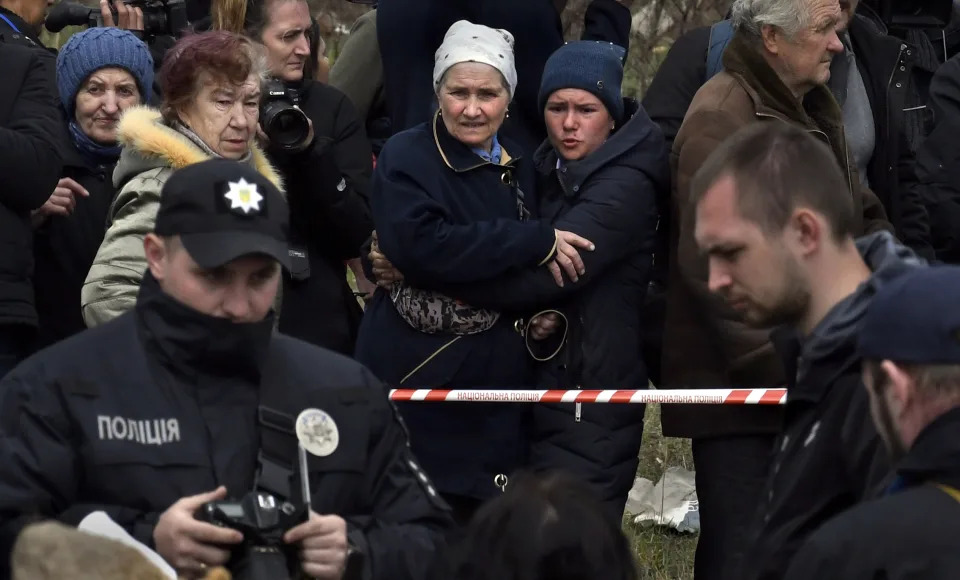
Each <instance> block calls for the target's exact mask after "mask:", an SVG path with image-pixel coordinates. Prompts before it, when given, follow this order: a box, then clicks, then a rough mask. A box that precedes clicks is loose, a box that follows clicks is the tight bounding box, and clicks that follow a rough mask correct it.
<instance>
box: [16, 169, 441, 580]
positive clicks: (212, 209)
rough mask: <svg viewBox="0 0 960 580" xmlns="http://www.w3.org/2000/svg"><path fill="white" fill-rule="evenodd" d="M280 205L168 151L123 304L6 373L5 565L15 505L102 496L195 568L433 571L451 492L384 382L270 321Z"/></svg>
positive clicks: (83, 502) (97, 500)
mask: <svg viewBox="0 0 960 580" xmlns="http://www.w3.org/2000/svg"><path fill="white" fill-rule="evenodd" d="M288 216H289V212H288V207H287V205H286V203H285V201H284V198H283V195H282V194H281V193H280V191H279V190H278V189H277V187H276V186H275V185H273V183H272V182H271V181H270V180H269V179H267V178H266V177H265V176H263V175H262V174H261V173H259V172H258V171H256V169H254V168H252V167H250V166H249V165H248V164H246V163H243V162H241V161H236V160H229V159H211V160H207V161H201V162H198V163H195V164H191V165H188V166H186V167H184V168H182V169H179V170H178V171H176V172H174V173H173V174H172V175H171V176H170V178H169V179H168V180H167V181H166V183H165V185H164V187H163V192H162V195H161V196H160V201H159V208H158V210H157V215H156V221H155V226H154V227H153V228H151V230H150V232H149V233H147V235H146V236H145V237H144V238H143V242H142V246H143V251H144V254H145V255H146V262H147V271H146V273H145V274H144V278H143V282H142V284H141V285H140V289H139V293H138V295H137V301H136V305H135V306H134V308H133V310H132V311H130V312H127V313H125V314H124V315H122V316H120V317H119V318H117V319H115V320H113V321H111V322H109V323H106V324H104V325H102V326H100V327H98V328H95V329H91V330H87V331H85V332H83V333H81V334H79V335H77V336H74V337H71V338H68V339H66V340H64V341H62V342H59V343H57V344H56V345H54V346H52V347H50V348H48V349H46V350H43V351H41V352H40V353H38V354H37V355H35V356H33V357H32V358H30V359H28V360H27V361H25V362H24V363H22V364H21V365H20V366H18V367H17V368H16V369H15V370H14V371H13V372H12V373H11V374H10V375H8V376H7V378H6V379H4V380H3V381H2V382H0V465H2V466H3V468H2V469H0V578H3V577H4V575H5V574H6V570H8V568H5V567H3V565H4V564H6V562H5V560H6V559H7V558H8V556H9V553H10V548H11V546H12V545H13V543H14V541H15V540H16V537H17V535H18V534H19V533H20V531H21V529H22V528H23V527H24V526H25V525H26V524H29V523H30V522H31V521H32V520H35V519H37V518H57V519H59V520H61V521H63V522H65V523H68V524H72V525H76V524H78V523H79V522H80V521H82V520H83V518H84V517H86V516H87V515H89V514H90V513H92V512H94V511H104V512H106V513H107V514H108V515H109V516H110V518H112V519H113V520H114V521H115V522H117V523H118V524H119V525H120V526H122V527H124V528H125V529H126V530H127V531H128V532H129V533H130V534H131V535H132V536H133V537H134V538H136V539H137V540H138V541H140V542H143V543H145V544H146V545H147V546H149V547H151V548H152V549H155V550H156V551H157V552H158V553H159V554H160V555H161V556H163V557H164V558H165V559H166V560H167V561H168V562H170V564H171V565H172V566H173V567H174V568H176V569H177V571H178V573H179V574H180V575H181V576H186V577H191V578H195V577H198V576H200V577H202V576H203V573H204V571H205V570H207V569H208V568H211V567H213V566H216V565H221V564H226V565H227V566H228V568H229V569H230V571H231V573H232V575H233V577H234V578H236V579H237V580H245V579H249V580H259V579H260V578H265V579H269V580H284V579H285V578H295V577H298V576H299V574H300V573H301V572H302V573H303V574H306V575H307V576H309V577H313V578H320V579H324V580H333V579H337V580H339V579H341V578H343V579H346V580H354V579H356V580H421V579H423V578H424V577H425V575H426V573H427V568H428V567H429V565H430V563H431V560H432V558H433V554H434V552H435V551H436V550H437V549H438V547H439V544H440V542H441V541H442V537H443V535H444V533H445V532H446V530H447V529H448V527H449V525H450V516H449V508H447V506H446V505H445V504H444V502H443V501H442V500H441V499H440V498H439V496H438V495H437V492H436V489H435V488H434V487H433V484H432V483H431V482H430V480H429V478H428V477H427V476H426V475H425V474H424V473H423V471H422V470H421V469H420V467H419V464H418V462H417V460H416V459H415V458H414V457H413V454H412V452H411V451H410V448H409V445H408V444H407V437H406V432H405V430H404V428H403V426H402V424H401V422H400V419H399V416H398V415H397V413H396V410H395V408H394V407H393V406H392V405H391V404H390V402H389V401H388V399H387V397H386V392H385V390H384V388H383V385H382V384H381V383H380V382H379V381H378V380H377V379H376V378H375V377H374V376H373V374H372V373H371V372H370V371H368V370H367V369H365V368H363V367H362V366H361V365H360V364H358V363H356V362H354V361H352V360H350V359H347V358H346V357H342V356H339V355H337V354H334V353H332V352H329V351H327V350H324V349H321V348H318V347H316V346H313V345H310V344H307V343H305V342H303V341H301V340H298V339H295V338H291V337H288V336H284V335H283V334H279V333H276V332H275V331H274V329H273V326H274V317H275V313H273V312H271V307H272V305H273V303H274V300H275V297H276V294H277V289H278V287H279V284H280V279H281V268H280V266H281V265H282V266H284V267H289V263H290V257H289V254H288V243H289V217H288ZM298 443H299V445H302V447H303V448H304V449H305V450H306V452H307V453H305V454H304V455H301V456H299V457H298ZM298 459H299V461H298ZM224 500H229V501H224ZM214 524H217V525H214Z"/></svg>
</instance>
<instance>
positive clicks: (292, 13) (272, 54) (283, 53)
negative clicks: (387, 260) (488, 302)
mask: <svg viewBox="0 0 960 580" xmlns="http://www.w3.org/2000/svg"><path fill="white" fill-rule="evenodd" d="M238 10H239V12H238ZM211 16H212V20H213V23H214V28H221V27H225V26H226V27H227V28H230V26H233V25H234V24H232V23H239V22H242V23H243V32H244V33H245V34H246V35H247V36H249V37H250V38H252V39H255V40H257V41H258V42H260V43H262V44H263V46H264V47H265V48H266V54H267V60H268V64H269V68H270V72H271V75H272V77H273V78H272V79H271V80H270V81H268V83H267V84H266V86H265V87H264V90H263V91H262V94H263V100H262V105H261V111H260V119H259V121H260V128H261V131H260V133H261V139H262V140H263V141H265V142H266V147H265V149H266V151H267V155H268V157H270V160H271V161H272V162H273V164H274V166H275V167H277V169H278V170H279V171H280V173H281V175H282V176H283V181H284V185H285V190H286V192H287V199H288V202H289V203H290V215H291V223H290V226H291V238H292V240H291V250H290V259H291V268H290V272H289V276H285V277H284V284H283V308H282V310H281V314H280V331H281V332H283V333H285V334H289V335H291V336H294V337H297V338H300V339H303V340H305V341H307V342H310V343H313V344H316V345H318V346H322V347H325V348H329V349H331V350H335V351H337V352H340V353H343V354H347V355H351V354H352V353H353V347H354V343H355V342H356V338H357V330H358V329H359V326H360V316H361V313H362V311H361V309H360V305H359V304H358V302H357V300H356V297H355V296H354V294H353V291H352V290H351V288H350V286H349V285H348V284H347V281H346V265H345V263H346V262H348V261H350V260H352V259H354V258H357V257H358V256H359V254H360V246H361V245H362V244H363V243H364V242H365V241H366V240H367V238H368V237H369V236H370V234H371V232H372V231H373V220H372V218H371V216H370V205H369V201H368V191H369V187H370V178H371V174H372V172H373V153H372V151H371V148H370V143H369V142H368V141H367V138H366V134H365V133H364V129H363V125H362V123H361V121H360V119H359V117H358V116H357V113H356V110H355V109H354V108H353V105H352V104H351V103H350V100H349V99H348V98H347V97H346V95H344V94H343V93H341V92H340V91H338V90H337V89H335V88H333V87H331V86H329V85H326V84H323V83H320V82H317V81H313V80H306V79H304V66H305V65H307V63H308V61H309V57H310V31H311V25H312V20H311V18H310V7H309V6H308V5H307V2H306V0H251V1H249V2H246V3H244V2H239V3H238V2H231V1H230V0H214V2H213V5H212V7H211ZM234 32H238V31H236V30H235V31H234Z"/></svg>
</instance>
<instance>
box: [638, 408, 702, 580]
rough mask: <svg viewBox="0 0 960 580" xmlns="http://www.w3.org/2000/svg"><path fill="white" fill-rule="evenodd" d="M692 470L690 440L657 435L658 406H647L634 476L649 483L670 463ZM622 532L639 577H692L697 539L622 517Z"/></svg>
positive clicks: (646, 579)
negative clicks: (632, 553)
mask: <svg viewBox="0 0 960 580" xmlns="http://www.w3.org/2000/svg"><path fill="white" fill-rule="evenodd" d="M675 465H678V466H681V467H684V468H685V469H689V470H693V457H692V455H691V452H690V441H689V440H687V439H667V438H664V437H662V436H661V435H660V407H659V405H648V406H647V416H646V421H645V428H644V434H643V448H642V449H641V450H640V467H639V469H638V470H637V475H639V476H641V477H645V478H647V479H649V480H651V481H653V482H657V481H659V480H660V476H661V475H662V474H663V471H664V470H665V469H666V468H668V467H672V466H675ZM623 531H624V532H625V533H626V534H627V537H628V538H629V539H630V541H631V543H632V544H633V547H634V551H635V552H636V554H637V563H638V565H639V568H640V578H641V580H693V552H694V549H695V548H696V546H697V538H696V536H694V535H691V534H680V533H674V532H670V531H667V530H666V529H664V528H652V527H650V528H647V527H644V528H641V527H639V526H636V525H634V524H633V523H632V521H631V519H628V517H624V521H623Z"/></svg>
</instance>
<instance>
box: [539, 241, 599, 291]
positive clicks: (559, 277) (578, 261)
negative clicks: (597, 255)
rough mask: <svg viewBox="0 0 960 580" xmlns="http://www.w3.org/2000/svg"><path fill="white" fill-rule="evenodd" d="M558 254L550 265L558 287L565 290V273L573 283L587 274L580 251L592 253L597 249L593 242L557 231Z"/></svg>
mask: <svg viewBox="0 0 960 580" xmlns="http://www.w3.org/2000/svg"><path fill="white" fill-rule="evenodd" d="M556 232H557V252H556V256H555V257H554V259H553V261H551V262H550V263H549V264H548V266H547V267H548V268H549V269H550V273H551V274H553V279H554V281H555V282H556V283H557V286H559V287H561V288H563V273H566V274H567V276H568V277H569V278H570V280H571V281H572V282H576V281H577V280H579V279H580V276H582V275H583V274H585V273H586V272H587V270H586V268H585V267H584V265H583V258H581V257H580V252H579V250H578V248H579V249H581V250H587V251H588V252H592V251H593V250H594V249H596V247H595V246H594V245H593V242H591V241H590V240H588V239H586V238H583V237H581V236H579V235H577V234H575V233H573V232H568V231H563V230H556Z"/></svg>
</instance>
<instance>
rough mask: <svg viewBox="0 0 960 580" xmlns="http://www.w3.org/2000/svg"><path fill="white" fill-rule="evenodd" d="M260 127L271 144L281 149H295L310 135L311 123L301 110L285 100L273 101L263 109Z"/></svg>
mask: <svg viewBox="0 0 960 580" xmlns="http://www.w3.org/2000/svg"><path fill="white" fill-rule="evenodd" d="M260 115H261V116H260V126H261V127H263V132H264V133H266V134H267V137H268V138H269V139H270V143H271V144H273V145H275V146H277V147H280V148H281V149H294V148H296V147H298V146H300V145H302V144H303V142H304V141H305V140H306V139H307V135H309V134H310V123H309V122H308V121H307V116H306V114H304V112H303V111H301V110H300V109H298V108H296V107H293V106H292V105H290V103H288V102H284V101H283V100H276V101H271V102H269V103H267V104H266V106H265V107H263V111H262V112H261V114H260Z"/></svg>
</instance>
